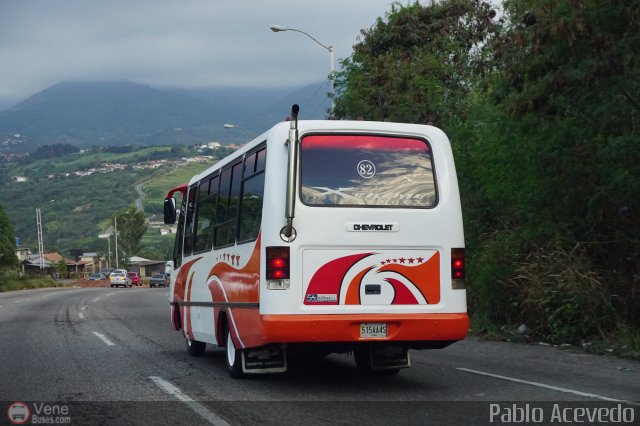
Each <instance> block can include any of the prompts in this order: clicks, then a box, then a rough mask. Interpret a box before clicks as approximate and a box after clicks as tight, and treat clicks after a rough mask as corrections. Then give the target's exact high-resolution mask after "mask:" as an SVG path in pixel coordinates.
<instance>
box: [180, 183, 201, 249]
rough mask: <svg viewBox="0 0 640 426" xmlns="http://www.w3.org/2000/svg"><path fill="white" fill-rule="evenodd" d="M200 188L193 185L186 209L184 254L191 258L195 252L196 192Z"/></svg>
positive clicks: (190, 188)
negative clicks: (194, 218) (194, 220)
mask: <svg viewBox="0 0 640 426" xmlns="http://www.w3.org/2000/svg"><path fill="white" fill-rule="evenodd" d="M197 189H198V186H197V184H196V185H192V186H190V187H189V194H188V195H187V200H188V202H187V208H186V217H185V224H184V250H183V253H184V255H185V256H190V255H191V253H192V252H193V217H194V213H195V207H196V205H195V201H196V192H197Z"/></svg>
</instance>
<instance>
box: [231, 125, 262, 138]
mask: <svg viewBox="0 0 640 426" xmlns="http://www.w3.org/2000/svg"><path fill="white" fill-rule="evenodd" d="M224 128H225V129H240V130H244V131H245V132H247V133H249V134H250V135H251V137H252V138H255V137H256V134H255V133H253V132H252V131H251V130H249V129H245V128H244V127H242V126H238V125H235V124H225V125H224Z"/></svg>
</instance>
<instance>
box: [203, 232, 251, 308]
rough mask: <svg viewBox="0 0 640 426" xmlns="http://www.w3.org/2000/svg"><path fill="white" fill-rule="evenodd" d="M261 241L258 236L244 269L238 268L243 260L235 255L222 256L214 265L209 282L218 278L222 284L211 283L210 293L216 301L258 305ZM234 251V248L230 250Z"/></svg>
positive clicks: (214, 281)
mask: <svg viewBox="0 0 640 426" xmlns="http://www.w3.org/2000/svg"><path fill="white" fill-rule="evenodd" d="M260 240H261V235H258V239H257V240H256V245H255V247H254V248H253V252H252V253H251V256H250V257H249V260H248V261H247V263H246V264H245V265H244V266H243V267H242V268H238V267H237V265H238V264H239V261H240V259H241V258H240V256H239V255H237V254H235V253H224V254H221V255H220V257H219V261H218V262H217V263H216V264H215V265H213V267H212V268H211V271H209V275H208V277H207V281H211V277H217V279H218V280H219V283H220V284H219V283H218V282H217V281H216V280H213V281H211V282H210V283H209V291H211V297H212V298H213V300H214V301H225V302H254V303H258V301H259V300H258V298H259V291H260ZM232 249H233V247H231V248H230V249H229V250H232ZM234 265H236V266H234ZM230 284H233V285H230Z"/></svg>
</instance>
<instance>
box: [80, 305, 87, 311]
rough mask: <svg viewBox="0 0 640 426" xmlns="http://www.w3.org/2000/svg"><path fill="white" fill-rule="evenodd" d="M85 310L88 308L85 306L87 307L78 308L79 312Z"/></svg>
mask: <svg viewBox="0 0 640 426" xmlns="http://www.w3.org/2000/svg"><path fill="white" fill-rule="evenodd" d="M87 308H88V306H87V305H84V306H83V307H82V308H80V310H81V311H84V310H85V309H87Z"/></svg>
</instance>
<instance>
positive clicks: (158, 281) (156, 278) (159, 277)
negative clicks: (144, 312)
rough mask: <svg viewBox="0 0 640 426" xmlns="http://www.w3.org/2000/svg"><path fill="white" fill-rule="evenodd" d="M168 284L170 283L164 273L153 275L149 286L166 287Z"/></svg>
mask: <svg viewBox="0 0 640 426" xmlns="http://www.w3.org/2000/svg"><path fill="white" fill-rule="evenodd" d="M167 285H168V281H167V278H166V277H165V276H164V275H163V274H153V275H151V280H150V281H149V288H152V287H166V286H167Z"/></svg>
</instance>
